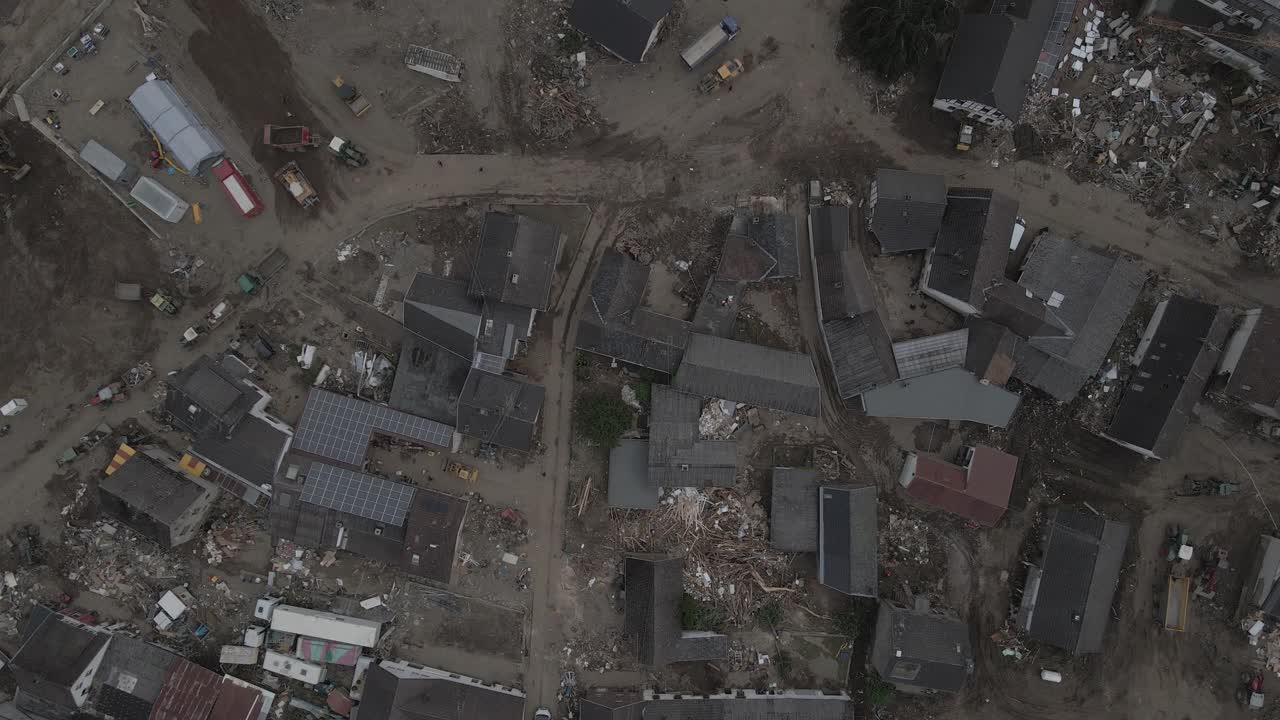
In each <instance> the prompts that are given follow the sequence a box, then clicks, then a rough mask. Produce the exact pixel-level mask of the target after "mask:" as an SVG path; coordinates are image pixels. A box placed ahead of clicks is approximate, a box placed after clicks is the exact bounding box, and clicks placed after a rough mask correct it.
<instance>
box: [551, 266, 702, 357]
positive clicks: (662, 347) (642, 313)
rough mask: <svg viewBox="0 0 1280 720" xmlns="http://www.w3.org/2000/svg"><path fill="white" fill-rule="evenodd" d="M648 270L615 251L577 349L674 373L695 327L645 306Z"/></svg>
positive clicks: (597, 280) (598, 280)
mask: <svg viewBox="0 0 1280 720" xmlns="http://www.w3.org/2000/svg"><path fill="white" fill-rule="evenodd" d="M648 281H649V266H648V265H645V264H643V263H640V262H636V261H635V260H632V259H631V258H629V257H627V256H626V255H624V254H622V253H621V252H618V251H617V250H614V249H612V248H610V249H608V250H605V252H604V255H603V256H602V257H601V258H600V263H599V265H598V266H597V267H596V274H595V277H594V278H593V279H592V281H591V293H590V296H589V297H588V298H587V306H586V308H585V310H584V312H583V317H582V319H581V320H580V321H579V323H578V336H577V339H576V340H575V345H574V347H575V348H576V349H578V350H581V351H583V352H589V353H593V354H595V355H601V356H603V357H606V358H609V359H610V360H612V361H618V362H624V363H627V364H628V365H635V366H637V367H642V368H648V369H650V370H657V371H658V372H660V373H664V374H666V375H672V374H674V373H675V371H676V367H678V366H679V365H680V360H681V358H683V357H684V351H685V347H686V346H687V345H688V344H689V333H690V330H689V328H690V324H689V323H688V322H687V321H685V320H681V319H679V318H674V317H671V316H669V315H662V314H660V313H657V312H654V311H653V310H650V309H649V308H646V307H641V305H642V303H643V300H644V294H645V286H646V285H647V283H648Z"/></svg>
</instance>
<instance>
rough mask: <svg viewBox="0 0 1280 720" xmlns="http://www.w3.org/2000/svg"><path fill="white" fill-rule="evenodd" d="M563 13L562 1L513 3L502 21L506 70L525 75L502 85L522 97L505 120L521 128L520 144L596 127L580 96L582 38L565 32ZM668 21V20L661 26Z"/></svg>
mask: <svg viewBox="0 0 1280 720" xmlns="http://www.w3.org/2000/svg"><path fill="white" fill-rule="evenodd" d="M567 12H568V3H565V2H551V3H518V4H516V5H514V6H513V7H512V8H510V12H508V13H507V14H506V17H505V18H504V23H503V25H504V27H503V30H504V33H503V34H504V36H505V37H507V38H508V39H509V42H508V43H507V46H508V52H509V54H510V55H512V56H513V57H512V60H513V62H511V63H510V66H511V67H513V68H528V76H527V77H521V76H517V74H516V73H517V72H518V71H514V70H513V71H509V72H507V73H506V74H505V77H503V79H502V80H503V84H504V85H505V86H506V89H507V90H508V91H509V92H511V93H512V94H513V95H515V96H516V97H520V95H523V99H522V101H518V105H517V107H519V108H520V112H519V113H518V114H516V115H515V116H514V117H512V118H511V120H513V121H514V122H515V123H519V124H520V125H521V126H523V128H524V129H525V131H526V132H525V133H524V135H525V136H524V137H523V138H522V141H523V142H525V143H526V144H529V145H549V144H557V143H562V142H564V141H567V140H569V139H570V138H571V137H572V136H573V135H574V134H576V133H577V132H579V131H580V130H582V129H584V128H590V127H594V126H596V125H599V124H600V123H601V117H600V113H599V111H598V110H596V108H595V105H594V104H593V103H592V102H591V100H590V99H589V98H588V97H587V95H586V93H585V92H584V90H585V88H586V86H587V76H586V69H587V52H586V42H585V38H583V37H582V35H581V34H579V33H578V32H577V31H576V30H574V29H573V28H571V27H569V24H568V22H567V20H566V16H567ZM672 22H673V21H672V20H671V19H670V18H668V20H667V22H666V25H667V26H668V27H670V26H671V23H672ZM521 75H523V73H521ZM513 126H514V123H513Z"/></svg>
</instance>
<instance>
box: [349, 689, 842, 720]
mask: <svg viewBox="0 0 1280 720" xmlns="http://www.w3.org/2000/svg"><path fill="white" fill-rule="evenodd" d="M858 717H859V713H858V704H857V703H855V702H854V701H852V700H850V699H848V698H847V697H829V696H821V695H814V696H812V697H785V696H783V697H768V696H756V697H742V698H738V697H732V698H726V697H712V698H697V697H687V698H669V699H653V700H648V701H646V704H645V710H644V718H645V720H651V719H652V720H857V718H858ZM361 720H363V718H361Z"/></svg>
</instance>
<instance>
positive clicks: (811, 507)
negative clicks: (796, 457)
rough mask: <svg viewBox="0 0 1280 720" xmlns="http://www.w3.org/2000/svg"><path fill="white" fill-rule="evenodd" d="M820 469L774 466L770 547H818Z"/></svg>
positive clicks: (788, 549)
mask: <svg viewBox="0 0 1280 720" xmlns="http://www.w3.org/2000/svg"><path fill="white" fill-rule="evenodd" d="M820 484H821V480H820V479H819V478H818V473H817V472H815V471H814V470H812V469H809V468H784V467H776V468H774V469H773V482H772V490H771V495H770V503H769V547H772V548H773V549H774V550H781V551H783V552H816V551H817V549H818V487H819V485H820Z"/></svg>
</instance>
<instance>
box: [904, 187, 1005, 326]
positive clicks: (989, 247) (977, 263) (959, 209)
mask: <svg viewBox="0 0 1280 720" xmlns="http://www.w3.org/2000/svg"><path fill="white" fill-rule="evenodd" d="M1017 217H1018V203H1017V201H1015V200H1013V199H1012V198H1009V197H1007V196H1005V195H1002V194H1000V193H998V192H995V191H993V190H988V189H982V188H952V189H951V192H949V193H948V194H947V211H946V213H945V214H944V215H943V217H942V229H941V230H940V231H939V232H938V240H937V242H936V243H935V244H934V247H933V251H932V252H931V253H930V254H929V268H928V270H927V272H928V276H927V277H926V278H925V280H924V282H925V285H926V287H927V288H928V289H930V290H933V291H935V292H939V293H942V294H943V295H948V296H950V297H953V298H956V299H958V300H960V301H962V302H966V303H969V304H970V305H972V306H974V307H975V308H977V309H978V310H979V311H981V310H982V305H983V302H984V300H985V297H984V295H983V292H984V291H985V290H986V289H987V288H989V287H991V286H992V285H995V284H996V283H997V282H999V281H1000V279H1001V278H1002V277H1004V268H1005V264H1006V263H1007V262H1008V259H1009V238H1010V237H1012V235H1013V225H1014V222H1015V221H1016V220H1017Z"/></svg>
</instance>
